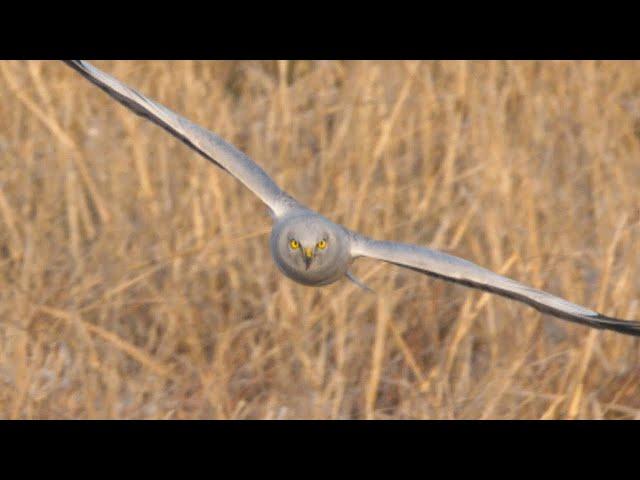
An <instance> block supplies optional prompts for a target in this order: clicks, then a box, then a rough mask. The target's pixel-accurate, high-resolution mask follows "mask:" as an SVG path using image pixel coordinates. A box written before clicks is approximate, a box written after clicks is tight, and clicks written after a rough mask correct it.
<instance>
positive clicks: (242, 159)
mask: <svg viewBox="0 0 640 480" xmlns="http://www.w3.org/2000/svg"><path fill="white" fill-rule="evenodd" d="M66 63H67V64H68V65H70V66H71V67H72V68H74V69H75V70H77V71H78V72H79V73H80V74H81V75H83V76H84V77H85V78H87V79H88V80H89V81H91V82H92V83H94V84H95V85H97V86H98V87H100V88H101V89H102V90H104V91H105V92H107V93H108V94H109V95H110V96H112V97H113V98H115V99H116V100H118V101H119V102H120V103H122V104H123V105H125V106H126V107H128V108H129V109H131V110H132V111H134V112H135V113H137V114H138V115H141V116H143V117H146V118H148V119H149V120H151V121H152V122H154V123H156V124H157V125H159V126H161V127H162V128H164V129H165V130H167V131H168V132H169V133H171V134H172V135H174V136H175V137H177V138H178V139H180V140H181V141H183V142H184V143H186V144H187V145H188V146H190V147H191V148H193V149H194V150H196V151H197V152H199V153H200V154H201V155H203V156H204V157H205V158H207V159H208V160H209V161H211V162H212V163H213V164H215V165H216V166H218V167H220V168H222V169H223V170H225V171H227V172H228V173H230V174H231V175H233V176H234V177H236V178H237V179H238V180H240V181H241V182H242V183H243V184H244V185H245V186H246V187H247V188H249V189H250V190H251V191H253V193H255V194H256V195H257V196H258V197H259V198H260V199H261V200H262V201H263V202H264V203H265V204H266V205H267V206H268V208H269V210H270V212H271V215H272V218H273V222H274V223H273V229H272V232H271V236H270V248H271V254H272V257H273V259H274V261H275V263H276V265H277V266H278V268H279V269H280V270H281V271H282V272H283V273H284V274H285V275H286V276H287V277H289V278H291V279H292V280H295V281H296V282H298V283H301V284H304V285H309V286H322V285H327V284H330V283H333V282H335V281H337V280H339V279H341V278H344V277H345V276H348V277H349V278H351V279H352V280H354V281H356V282H357V280H356V279H355V278H354V277H353V276H351V274H350V272H349V266H350V265H351V263H352V262H353V260H354V259H356V258H358V257H369V258H374V259H377V260H382V261H385V262H388V263H391V264H395V265H398V266H401V267H405V268H409V269H411V270H414V271H417V272H419V273H422V274H426V275H430V276H433V277H437V278H441V279H444V280H448V281H452V282H455V283H459V284H462V285H466V286H469V287H473V288H478V289H481V290H485V291H488V292H492V293H496V294H498V295H501V296H504V297H508V298H512V299H515V300H517V301H520V302H524V303H527V304H529V305H531V306H532V307H534V308H536V309H537V310H539V311H541V312H544V313H549V314H551V315H554V316H556V317H559V318H563V319H565V320H569V321H572V322H575V323H580V324H583V325H587V326H590V327H594V328H601V329H608V330H613V331H617V332H621V333H625V334H629V335H637V336H640V322H635V321H626V320H620V319H617V318H612V317H607V316H604V315H601V314H599V313H598V312H595V311H593V310H590V309H588V308H585V307H582V306H580V305H576V304H574V303H571V302H569V301H567V300H564V299H562V298H560V297H557V296H554V295H551V294H549V293H547V292H543V291H541V290H536V289H534V288H531V287H528V286H526V285H524V284H522V283H519V282H516V281H515V280H512V279H510V278H506V277H504V276H501V275H498V274H496V273H493V272H491V271H490V270H487V269H485V268H482V267H479V266H478V265H475V264H473V263H471V262H469V261H467V260H464V259H461V258H458V257H454V256H452V255H448V254H445V253H442V252H439V251H437V250H432V249H429V248H426V247H421V246H417V245H409V244H403V243H396V242H388V241H380V240H373V239H370V238H367V237H365V236H364V235H361V234H359V233H356V232H353V231H351V230H349V229H347V228H345V227H343V226H341V225H338V224H336V223H334V222H332V221H331V220H329V219H327V218H325V217H323V216H322V215H320V214H318V213H316V212H314V211H312V210H310V209H308V208H306V207H305V206H303V205H301V204H300V203H298V202H297V201H296V200H295V199H293V198H292V197H291V196H289V195H288V194H287V193H285V192H284V191H282V190H281V189H280V188H279V187H278V186H277V185H276V183H275V182H274V181H273V180H272V179H271V177H269V175H267V173H265V172H264V170H262V169H261V168H260V167H259V166H258V165H257V164H255V163H254V162H253V161H252V160H251V159H250V158H249V157H247V156H246V155H245V154H244V153H242V152H241V151H239V150H238V149H236V148H235V147H234V146H233V145H231V144H229V143H227V142H225V141H224V140H223V139H222V138H220V137H218V136H217V135H215V134H214V133H212V132H209V131H208V130H206V129H204V128H202V127H200V126H198V125H195V124H194V123H192V122H190V121H189V120H187V119H186V118H184V117H182V116H180V115H177V114H176V113H174V112H172V111H171V110H169V109H168V108H166V107H164V106H163V105H160V104H159V103H157V102H154V101H153V100H151V99H149V98H147V97H145V96H144V95H142V94H140V93H138V92H137V91H135V90H133V89H131V88H130V87H128V86H126V85H124V84H123V83H121V82H120V81H118V80H117V79H115V78H113V77H111V76H109V75H107V74H106V73H104V72H102V71H100V70H98V69H97V68H95V67H93V66H92V65H90V64H88V63H86V62H82V61H76V60H74V61H68V62H66Z"/></svg>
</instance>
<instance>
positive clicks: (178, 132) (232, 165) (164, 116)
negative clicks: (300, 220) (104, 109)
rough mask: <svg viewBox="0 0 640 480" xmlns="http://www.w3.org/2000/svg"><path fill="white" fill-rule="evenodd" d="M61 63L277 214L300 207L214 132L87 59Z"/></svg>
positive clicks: (259, 169)
mask: <svg viewBox="0 0 640 480" xmlns="http://www.w3.org/2000/svg"><path fill="white" fill-rule="evenodd" d="M64 62H65V63H66V64H67V65H69V66H70V67H72V68H74V69H75V70H77V71H78V72H79V73H80V74H81V75H82V76H83V77H85V78H87V79H88V80H89V81H90V82H92V83H94V84H95V85H97V86H98V87H100V88H101V89H102V90H104V91H105V92H107V93H108V94H109V95H110V96H112V97H113V98H115V99H116V100H117V101H119V102H120V103H122V104H123V105H124V106H126V107H127V108H129V109H130V110H132V111H133V112H134V113H136V114H138V115H141V116H143V117H146V118H147V119H149V120H151V121H152V122H153V123H155V124H157V125H160V126H161V127H162V128H164V129H165V130H166V131H168V132H169V133H170V134H172V135H173V136H175V137H177V138H178V139H180V140H182V141H183V142H184V143H186V144H187V145H189V146H190V147H191V148H193V149H194V150H196V151H197V152H199V153H200V154H201V155H202V156H204V157H205V158H207V159H208V160H210V161H211V162H212V163H214V164H215V165H217V166H218V167H220V168H222V169H223V170H226V171H227V172H229V173H230V174H231V175H233V176H234V177H236V178H237V179H238V180H240V181H241V182H242V183H243V184H244V185H245V186H246V187H247V188H248V189H249V190H251V191H252V192H253V193H255V194H256V195H257V196H258V197H259V198H260V199H261V200H262V201H263V202H264V203H266V204H267V206H268V207H269V208H270V209H271V211H272V212H273V214H274V215H275V216H276V217H280V216H282V215H283V214H285V213H286V212H287V211H288V210H289V209H291V208H295V207H298V206H299V205H298V203H297V202H296V201H295V200H294V199H293V198H291V197H290V196H289V195H287V194H286V193H285V192H283V191H282V190H281V189H280V188H279V187H278V185H276V183H275V182H274V181H273V180H272V179H271V177H269V175H267V174H266V173H265V172H264V170H262V169H261V168H260V167H259V166H258V165H256V164H255V163H254V162H253V160H251V159H250V158H249V157H247V156H246V155H245V154H244V153H242V152H241V151H240V150H238V149H237V148H235V147H234V146H233V145H231V144H229V143H227V142H225V141H224V140H223V139H222V138H220V137H219V136H218V135H216V134H215V133H212V132H210V131H208V130H206V129H204V128H202V127H200V126H198V125H196V124H194V123H192V122H190V121H189V120H187V119H186V118H184V117H181V116H180V115H178V114H176V113H174V112H172V111H171V110H169V109H168V108H166V107H164V106H163V105H160V104H159V103H157V102H154V101H153V100H151V99H149V98H147V97H145V96H144V95H142V94H140V93H138V92H137V91H135V90H134V89H132V88H130V87H127V86H126V85H125V84H123V83H122V82H120V81H119V80H117V79H115V78H113V77H112V76H110V75H107V74H106V73H104V72H103V71H101V70H98V69H97V68H95V67H94V66H93V65H91V64H89V63H87V62H84V61H81V60H65V61H64Z"/></svg>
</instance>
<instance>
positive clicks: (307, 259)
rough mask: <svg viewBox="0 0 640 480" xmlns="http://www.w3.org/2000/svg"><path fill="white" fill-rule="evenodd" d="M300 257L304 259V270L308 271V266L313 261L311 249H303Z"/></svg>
mask: <svg viewBox="0 0 640 480" xmlns="http://www.w3.org/2000/svg"><path fill="white" fill-rule="evenodd" d="M302 256H303V258H304V264H305V267H306V270H309V265H311V261H312V260H313V249H312V248H305V249H303V251H302Z"/></svg>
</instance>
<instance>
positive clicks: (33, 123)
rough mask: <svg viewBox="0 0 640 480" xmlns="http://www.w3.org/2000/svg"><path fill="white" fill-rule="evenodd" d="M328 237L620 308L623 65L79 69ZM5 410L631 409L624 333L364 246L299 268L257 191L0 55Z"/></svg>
mask: <svg viewBox="0 0 640 480" xmlns="http://www.w3.org/2000/svg"><path fill="white" fill-rule="evenodd" d="M95 63H96V65H97V66H98V67H100V68H102V69H104V70H105V71H107V72H109V73H112V74H113V75H115V76H116V77H118V78H120V79H122V80H123V81H125V82H126V83H128V84H130V85H132V86H134V87H135V88H138V89H139V90H141V91H142V92H144V93H146V94H147V95H149V96H151V97H152V98H155V99H157V100H159V101H160V102H162V103H164V104H165V105H167V106H169V107H170V108H172V109H174V110H176V111H177V112H179V113H181V114H183V115H185V116H187V117H189V118H190V119H192V120H193V121H195V122H196V123H199V124H201V125H203V126H205V127H207V128H209V129H211V130H213V131H215V132H217V133H218V134H220V135H221V136H222V137H224V138H225V139H227V140H229V141H231V142H232V143H234V144H235V145H236V146H238V147H239V148H241V149H242V150H244V151H245V152H247V153H248V154H249V155H250V156H251V157H252V158H253V159H254V160H255V161H256V162H257V163H258V164H260V165H261V166H262V167H263V168H264V169H265V170H266V171H267V172H268V173H269V174H271V175H273V176H274V178H275V180H276V181H277V182H278V183H279V184H280V185H281V186H282V187H283V188H284V189H285V190H287V191H288V192H290V193H291V194H292V195H293V196H294V197H296V198H297V199H298V200H300V201H302V202H304V203H305V204H307V205H308V206H310V207H311V208H314V209H317V210H319V211H320V212H322V213H323V214H326V215H327V216H328V217H329V218H331V219H333V220H335V221H338V222H341V223H343V224H344V225H346V226H347V227H349V228H353V229H358V230H360V231H362V232H363V233H365V234H367V235H370V236H373V237H379V238H386V239H392V240H401V241H406V242H413V243H419V244H422V245H428V246H432V247H435V248H439V249H442V250H446V251H449V252H451V253H454V254H456V255H459V256H463V257H465V258H467V259H469V260H472V261H474V262H475V263H478V264H480V265H482V266H485V267H488V268H490V269H493V270H495V271H498V272H500V273H503V274H505V275H508V276H510V277H513V278H515V279H518V280H520V281H523V282H525V283H528V284H530V285H533V286H535V287H537V288H541V289H545V290H548V291H550V292H553V293H555V294H558V295H561V296H563V297H565V298H567V299H569V300H571V301H574V302H576V303H580V304H583V305H586V306H588V307H591V308H595V309H597V310H599V311H602V312H603V313H605V314H608V315H615V316H620V317H623V318H639V317H640V308H638V307H639V300H640V280H639V279H640V210H639V207H640V188H639V186H640V64H639V63H632V62H419V63H413V62H369V61H367V62H307V61H296V62H95ZM0 99H1V100H0V417H2V418H536V419H537V418H544V419H550V418H639V417H640V386H639V384H640V354H639V348H638V347H639V345H638V341H637V340H636V339H634V338H631V337H625V336H623V335H619V334H615V333H610V332H600V331H595V330H590V329H588V328H585V327H582V326H578V325H574V324H571V323H568V322H565V321H562V320H558V319H555V318H553V317H549V316H545V315H542V314H540V313H538V312H537V311H536V310H534V309H532V308H530V307H527V306H525V305H522V304H519V303H516V302H513V301H510V300H506V299H503V298H500V297H495V296H492V295H489V294H486V293H482V292H477V291H473V290H469V289H466V288H464V287H460V286H455V285H451V284H448V283H445V282H443V281H440V280H435V279H432V278H429V277H425V276H422V275H419V274H417V273H414V272H411V271H408V270H402V269H400V268H396V267H393V266H390V265H386V264H382V263H377V262H375V261H369V260H359V261H358V262H356V264H355V267H354V271H355V273H356V274H357V275H359V276H360V277H361V278H362V279H363V280H365V281H366V282H367V283H368V284H369V285H370V286H371V287H372V288H373V289H375V290H376V292H377V295H372V294H370V293H367V292H365V291H363V290H361V289H359V288H358V287H357V286H355V285H354V284H352V283H350V282H348V281H346V280H345V281H340V282H338V283H336V284H334V285H331V286H328V287H324V288H309V287H304V286H301V285H298V284H296V283H294V282H292V281H290V280H288V279H287V278H285V277H284V276H283V275H281V274H280V273H279V272H278V270H277V268H276V267H275V265H274V263H273V261H272V259H271V257H270V253H269V249H268V244H267V240H268V234H269V231H270V218H269V216H268V214H267V212H266V209H265V207H264V206H263V205H262V204H261V202H260V201H259V200H258V199H257V198H256V197H255V196H254V195H253V194H251V192H249V191H248V190H246V189H245V188H244V187H243V186H242V185H241V184H240V183H239V182H237V181H236V180H235V179H233V178H231V177H230V176H229V175H227V174H226V173H224V172H223V171H221V170H219V169H216V168H215V167H214V166H212V165H211V164H210V163H208V162H207V161H205V160H204V159H202V158H201V157H199V156H198V155H197V154H195V153H194V152H192V151H191V150H189V149H188V148H187V147H186V146H184V145H183V144H181V143H180V142H178V141H177V140H175V139H174V138H172V137H170V136H169V135H168V134H167V133H165V132H164V131H163V130H161V129H160V128H158V127H156V126H155V125H152V124H150V123H149V122H147V121H146V120H144V119H141V118H139V117H136V116H135V115H133V114H132V113H131V112H130V111H128V110H127V109H125V108H124V107H122V106H120V105H119V104H117V103H116V102H114V101H113V100H112V99H111V98H109V97H108V96H107V95H105V94H104V93H103V92H102V91H100V90H98V89H97V88H95V87H93V86H92V85H90V84H89V83H88V82H87V81H86V80H84V79H83V78H81V77H80V76H79V75H77V74H76V73H75V72H74V71H72V70H71V69H69V68H67V67H65V66H64V65H62V64H60V63H54V62H0Z"/></svg>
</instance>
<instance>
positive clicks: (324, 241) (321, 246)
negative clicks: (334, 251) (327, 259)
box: [316, 240, 327, 250]
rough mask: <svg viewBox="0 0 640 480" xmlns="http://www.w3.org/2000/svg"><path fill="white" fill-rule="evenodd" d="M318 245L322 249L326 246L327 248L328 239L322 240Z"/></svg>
mask: <svg viewBox="0 0 640 480" xmlns="http://www.w3.org/2000/svg"><path fill="white" fill-rule="evenodd" d="M316 246H317V247H318V248H319V249H320V250H324V249H325V248H327V241H326V240H320V241H319V242H318V244H317V245H316Z"/></svg>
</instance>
